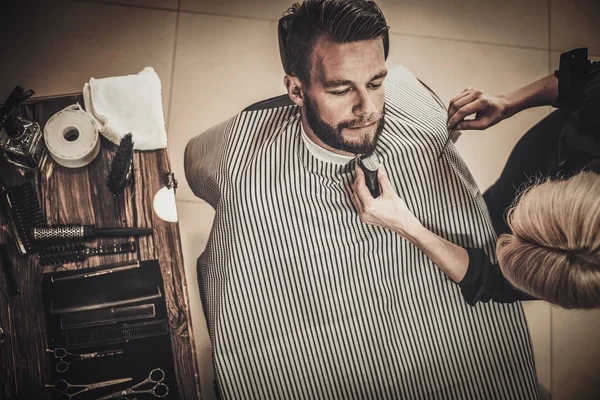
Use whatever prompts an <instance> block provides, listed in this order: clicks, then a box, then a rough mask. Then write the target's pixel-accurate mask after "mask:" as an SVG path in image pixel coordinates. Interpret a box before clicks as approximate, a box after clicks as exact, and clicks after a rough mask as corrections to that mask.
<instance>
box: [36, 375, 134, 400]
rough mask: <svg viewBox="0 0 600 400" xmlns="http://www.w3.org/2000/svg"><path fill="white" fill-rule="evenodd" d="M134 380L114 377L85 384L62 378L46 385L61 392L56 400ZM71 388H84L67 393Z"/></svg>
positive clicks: (64, 399) (67, 399) (67, 398)
mask: <svg viewBox="0 0 600 400" xmlns="http://www.w3.org/2000/svg"><path fill="white" fill-rule="evenodd" d="M132 380H133V378H121V379H113V380H111V381H104V382H96V383H88V384H83V385H72V384H70V383H69V382H67V381H65V380H64V379H60V380H58V381H56V382H54V384H52V385H48V384H46V387H47V388H54V390H56V391H57V392H59V393H60V394H59V395H58V396H56V400H69V399H70V398H71V397H75V396H77V395H78V394H81V393H83V392H87V391H88V390H94V389H98V388H102V387H106V386H112V385H118V384H120V383H125V382H129V381H132ZM70 388H82V389H81V390H80V391H79V392H75V393H67V390H69V389H70Z"/></svg>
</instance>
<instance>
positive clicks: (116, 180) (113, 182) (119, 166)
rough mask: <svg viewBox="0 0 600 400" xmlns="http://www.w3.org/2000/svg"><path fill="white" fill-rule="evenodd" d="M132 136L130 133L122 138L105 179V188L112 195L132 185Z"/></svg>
mask: <svg viewBox="0 0 600 400" xmlns="http://www.w3.org/2000/svg"><path fill="white" fill-rule="evenodd" d="M132 138H133V136H132V135H131V133H128V134H127V135H125V136H123V139H121V142H120V144H119V148H118V149H117V153H116V154H115V156H114V158H113V159H112V162H111V164H110V173H109V174H108V177H107V178H106V186H108V189H109V190H110V191H111V192H112V193H113V194H114V195H117V194H119V193H120V192H122V191H123V190H124V189H125V188H126V187H127V186H128V185H131V184H133V139H132Z"/></svg>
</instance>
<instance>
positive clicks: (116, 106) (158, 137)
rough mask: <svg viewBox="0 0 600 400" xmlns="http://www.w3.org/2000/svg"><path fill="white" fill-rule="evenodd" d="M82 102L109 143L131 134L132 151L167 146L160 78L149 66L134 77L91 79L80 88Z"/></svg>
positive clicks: (119, 140) (118, 141) (117, 141)
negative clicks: (81, 90)
mask: <svg viewBox="0 0 600 400" xmlns="http://www.w3.org/2000/svg"><path fill="white" fill-rule="evenodd" d="M83 100H84V104H85V109H86V110H87V112H88V113H89V114H90V115H91V116H92V117H93V118H94V119H95V120H96V122H98V126H99V127H100V132H101V133H102V134H103V135H104V137H106V138H107V139H108V140H110V141H111V142H113V143H116V144H119V143H120V142H121V139H122V138H123V136H125V135H126V134H128V133H130V132H131V134H132V135H133V142H134V146H133V148H134V149H135V150H156V149H164V148H165V147H167V131H166V129H165V117H164V115H163V107H162V96H161V85H160V78H159V77H158V75H157V74H156V72H155V71H154V69H153V68H152V67H146V68H144V69H143V70H142V71H141V72H140V73H138V74H136V75H127V76H116V77H111V78H103V79H94V78H91V79H90V81H89V83H86V84H85V85H84V87H83Z"/></svg>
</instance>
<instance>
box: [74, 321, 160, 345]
mask: <svg viewBox="0 0 600 400" xmlns="http://www.w3.org/2000/svg"><path fill="white" fill-rule="evenodd" d="M168 334H169V323H168V321H167V320H166V319H159V320H156V321H148V322H139V323H129V324H128V323H125V324H117V325H104V326H99V327H93V328H83V329H75V330H71V331H67V335H66V336H67V343H66V345H65V347H66V348H67V349H77V348H82V347H91V346H101V345H106V344H116V343H123V342H128V341H130V340H134V339H143V338H147V337H153V336H160V335H168Z"/></svg>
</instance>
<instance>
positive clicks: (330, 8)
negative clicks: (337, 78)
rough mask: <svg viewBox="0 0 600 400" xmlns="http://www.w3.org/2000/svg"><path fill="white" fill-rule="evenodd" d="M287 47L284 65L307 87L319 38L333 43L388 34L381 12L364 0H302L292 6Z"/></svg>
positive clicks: (370, 2)
mask: <svg viewBox="0 0 600 400" xmlns="http://www.w3.org/2000/svg"><path fill="white" fill-rule="evenodd" d="M285 15H288V16H289V15H292V16H293V18H292V20H291V24H290V27H289V31H288V35H287V39H286V40H285V47H286V61H287V62H286V64H287V66H288V69H289V71H290V73H291V74H292V75H296V76H297V77H298V78H299V79H300V81H301V82H302V83H303V84H305V85H307V86H309V85H310V69H311V66H312V60H311V55H312V52H313V49H314V47H315V44H316V43H317V41H318V40H319V39H328V40H332V41H333V42H335V43H340V44H341V43H351V42H358V41H362V40H372V39H377V38H379V37H381V38H382V40H383V37H384V35H387V31H388V29H389V27H388V26H387V24H386V22H385V18H384V16H383V13H382V12H381V10H380V9H379V7H378V6H377V4H375V2H373V1H367V0H305V1H304V2H302V3H296V4H294V5H293V6H292V7H291V8H290V9H289V10H288V11H287V12H286V13H285Z"/></svg>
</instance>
